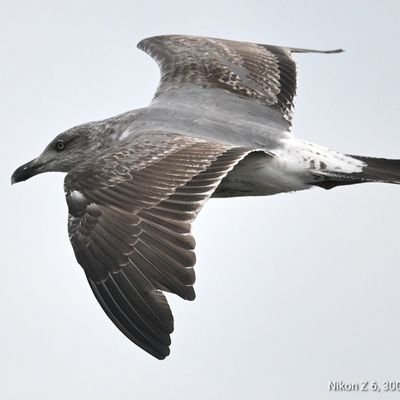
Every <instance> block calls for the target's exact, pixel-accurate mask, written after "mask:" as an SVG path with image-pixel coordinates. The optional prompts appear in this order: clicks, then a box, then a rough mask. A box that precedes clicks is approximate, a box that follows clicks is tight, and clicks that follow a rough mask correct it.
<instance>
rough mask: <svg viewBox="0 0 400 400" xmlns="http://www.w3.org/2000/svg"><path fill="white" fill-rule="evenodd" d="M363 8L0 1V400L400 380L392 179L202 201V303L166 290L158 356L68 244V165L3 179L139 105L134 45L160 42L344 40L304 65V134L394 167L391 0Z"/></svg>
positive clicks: (179, 394) (148, 65) (316, 392)
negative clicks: (171, 323) (166, 325)
mask: <svg viewBox="0 0 400 400" xmlns="http://www.w3.org/2000/svg"><path fill="white" fill-rule="evenodd" d="M371 3H372V2H368V3H367V2H365V1H336V2H320V1H303V2H300V1H295V0H293V1H282V0H281V1H265V0H263V1H261V0H260V1H251V0H246V1H239V2H235V3H234V2H232V1H220V2H213V1H210V0H204V1H203V2H193V1H186V2H178V1H168V2H161V1H158V2H156V1H153V2H132V1H114V2H106V1H96V2H95V1H79V2H77V1H68V2H67V1H58V2H51V1H35V2H33V1H15V2H10V1H9V2H5V3H4V4H3V7H2V13H1V15H0V24H1V26H2V35H1V36H0V46H1V54H2V63H1V67H0V70H1V74H0V87H1V93H2V95H1V97H0V102H1V110H2V116H1V121H2V132H1V138H2V145H1V157H0V163H1V165H0V171H1V172H0V187H1V197H0V199H1V200H0V201H1V209H2V210H3V212H2V224H1V227H0V235H1V243H2V262H1V271H2V273H1V279H0V315H1V318H2V324H1V329H0V354H1V357H0V390H1V398H2V399H6V400H8V399H12V400H14V399H15V400H19V399H26V398H28V397H29V398H31V399H41V400H42V399H55V398H56V399H71V398H74V399H85V400H87V399H92V398H93V399H94V398H95V399H98V400H102V399H110V398H115V399H132V398H140V399H144V398H146V399H156V398H157V399H158V398H164V399H166V400H169V399H180V398H184V397H185V398H186V397H189V398H191V399H193V400H197V399H221V398H230V399H244V398H246V399H261V398H270V399H293V398H299V399H302V398H307V399H311V400H313V399H315V400H317V399H321V398H338V399H341V398H343V397H344V396H345V395H344V394H343V393H336V394H334V393H329V392H328V382H329V381H330V380H345V381H355V382H360V381H364V380H369V381H373V380H377V381H379V382H383V381H384V380H390V379H397V380H400V375H398V374H399V364H400V346H399V342H398V338H399V336H400V291H399V289H398V288H399V279H400V271H399V259H400V247H399V245H398V225H399V221H398V219H399V218H400V217H399V216H398V214H399V212H398V204H399V202H400V187H395V186H391V185H382V184H368V185H360V186H354V187H343V188H337V189H334V190H332V191H323V190H320V189H314V190H310V191H307V192H300V193H295V194H287V195H278V196H273V197H268V198H258V199H254V198H253V199H233V200H232V199H231V200H211V201H210V202H209V203H207V205H206V206H205V208H204V209H203V211H202V212H201V213H200V216H199V218H198V220H197V222H196V223H195V226H194V232H195V235H196V239H197V258H198V261H197V267H196V272H197V283H196V286H195V289H196V293H197V299H196V301H195V302H192V303H191V302H185V301H183V300H181V299H178V298H176V297H173V296H169V299H170V304H171V308H172V310H173V313H174V316H175V333H174V334H173V336H172V341H173V344H172V347H171V355H170V356H169V357H168V358H167V359H166V360H165V361H162V362H160V361H157V360H155V359H153V358H152V357H151V356H149V355H148V354H146V353H145V352H143V351H142V350H140V349H139V348H138V347H136V346H135V345H133V344H132V343H131V342H129V340H128V339H126V338H125V337H124V336H123V335H122V334H121V333H120V332H119V331H118V330H117V328H115V326H114V325H113V324H112V323H111V322H110V321H109V320H108V318H107V317H106V315H105V314H104V313H103V311H102V310H101V308H100V306H99V305H98V304H97V302H96V300H95V298H94V296H93V295H92V293H91V290H90V288H89V286H88V284H87V283H86V280H85V278H84V274H83V271H82V270H81V268H80V267H79V265H78V264H77V262H76V261H75V257H74V255H73V251H72V248H71V246H70V244H69V242H68V236H67V226H66V222H67V206H66V203H65V199H64V193H63V187H62V185H63V176H62V174H46V175H42V176H39V177H37V178H34V179H32V180H30V181H28V182H26V183H24V184H20V185H17V186H15V187H12V188H11V187H10V184H9V181H10V175H11V173H12V172H13V170H14V169H15V168H16V167H17V166H19V165H20V164H22V163H24V162H26V161H28V160H30V159H32V158H34V157H36V156H37V155H38V154H39V152H41V151H42V149H43V148H44V146H45V145H46V144H47V143H48V142H49V141H50V140H51V139H52V138H53V137H54V136H55V135H56V134H58V133H60V132H61V131H63V130H65V129H67V128H69V127H71V126H73V125H76V124H78V123H81V122H86V121H89V120H96V119H102V118H105V117H108V116H111V115H113V114H117V113H119V112H122V111H126V110H129V109H132V108H137V107H141V106H144V105H146V104H147V103H148V102H149V101H150V99H151V97H152V95H153V92H154V90H155V88H156V85H157V83H158V68H157V66H156V64H155V63H154V61H153V60H151V58H150V57H148V56H147V55H145V54H144V53H142V52H140V51H139V50H136V48H135V45H136V42H138V41H139V40H140V39H142V38H144V37H146V36H151V35H155V34H162V33H185V34H195V35H206V36H217V37H223V38H228V39H236V40H246V41H255V42H261V43H270V44H281V45H290V46H294V47H307V48H321V49H329V48H337V47H343V48H344V49H345V50H346V52H345V53H344V54H340V55H329V56H328V55H299V56H297V57H296V60H297V61H298V63H299V82H298V94H299V97H298V99H297V106H296V112H295V118H294V132H295V134H296V135H297V136H299V137H301V138H303V139H307V140H310V141H315V142H317V143H319V144H322V145H326V146H328V147H331V148H333V149H336V150H339V151H344V152H347V153H352V154H362V155H376V156H384V157H393V158H400V138H399V127H398V113H399V108H400V101H399V98H398V93H399V92H400V80H399V79H398V71H399V69H400V56H399V53H398V51H397V49H398V39H399V37H400V24H399V20H400V3H399V2H398V1H388V0H387V1H380V2H375V3H374V4H371ZM396 374H397V375H396ZM393 396H395V395H389V394H387V393H380V394H379V399H385V398H393ZM346 397H349V398H351V399H353V398H354V399H358V398H360V399H361V398H362V399H364V398H365V399H366V398H371V399H372V398H375V394H373V393H369V394H365V393H353V394H351V395H346Z"/></svg>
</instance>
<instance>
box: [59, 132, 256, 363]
mask: <svg viewBox="0 0 400 400" xmlns="http://www.w3.org/2000/svg"><path fill="white" fill-rule="evenodd" d="M149 134H150V133H149ZM248 153H249V150H248V149H245V148H239V147H232V146H229V145H224V144H219V143H213V142H208V141H202V140H198V139H193V138H190V137H185V136H180V135H177V134H165V133H163V134H157V133H154V132H153V133H151V141H147V140H143V139H142V140H140V139H127V140H126V141H124V142H121V144H119V145H118V146H116V147H113V148H111V149H109V150H108V151H107V152H106V153H104V154H103V155H101V156H99V157H97V158H95V159H93V160H91V161H88V162H85V163H83V164H81V165H80V166H78V167H76V168H75V169H73V170H72V171H71V172H70V173H69V174H68V175H67V176H66V178H65V192H66V198H67V203H68V208H69V220H68V230H69V237H70V240H71V243H72V246H73V249H74V251H75V256H76V258H77V260H78V262H79V263H80V264H81V266H82V267H83V269H84V271H85V273H86V276H87V278H88V281H89V284H90V286H91V288H92V290H93V292H94V294H95V296H96V298H97V300H98V301H99V302H100V304H101V306H102V307H103V309H104V311H105V312H106V313H107V315H108V316H109V317H110V318H111V320H112V321H113V322H114V324H115V325H116V326H117V327H118V328H119V329H120V330H121V331H122V332H123V333H124V334H125V335H126V336H127V337H128V338H129V339H130V340H132V341H133V342H134V343H136V344H137V345H138V346H140V347H141V348H143V349H144V350H146V351H147V352H149V353H150V354H152V355H153V356H155V357H157V358H159V359H163V358H165V357H166V356H167V355H168V354H169V345H170V342H171V341H170V336H169V335H170V333H171V332H172V331H173V317H172V314H171V311H170V308H169V306H168V303H167V301H166V298H165V296H164V294H163V293H162V292H161V291H162V290H164V291H168V292H172V293H175V294H177V295H179V296H181V297H182V298H184V299H188V300H193V299H194V297H195V293H194V290H193V286H192V285H193V283H194V280H195V275H194V271H193V266H194V264H195V254H194V247H195V241H194V239H193V237H192V235H191V234H190V226H191V222H192V221H193V219H194V218H195V217H196V215H197V213H198V212H199V210H200V209H201V207H202V206H203V204H204V203H205V201H206V200H207V199H208V198H209V197H210V196H211V194H212V193H213V191H214V190H215V189H216V187H217V186H218V184H219V183H220V181H221V180H222V179H223V177H224V176H225V175H226V174H227V173H228V172H229V171H230V170H231V169H232V168H233V167H234V166H235V165H236V164H237V163H238V162H239V161H240V160H241V159H242V158H244V157H245V156H246V155H247V154H248Z"/></svg>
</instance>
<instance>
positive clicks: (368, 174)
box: [315, 155, 400, 189]
mask: <svg viewBox="0 0 400 400" xmlns="http://www.w3.org/2000/svg"><path fill="white" fill-rule="evenodd" d="M350 157H352V158H355V159H356V160H360V161H362V162H364V163H365V166H364V167H363V168H362V171H361V172H357V173H350V174H348V173H332V174H329V175H325V179H324V180H323V181H322V182H316V183H315V185H316V186H320V187H322V188H324V189H332V188H334V187H335V186H342V185H353V184H356V183H363V182H384V183H396V184H399V183H400V160H391V159H386V158H375V157H364V156H356V155H350Z"/></svg>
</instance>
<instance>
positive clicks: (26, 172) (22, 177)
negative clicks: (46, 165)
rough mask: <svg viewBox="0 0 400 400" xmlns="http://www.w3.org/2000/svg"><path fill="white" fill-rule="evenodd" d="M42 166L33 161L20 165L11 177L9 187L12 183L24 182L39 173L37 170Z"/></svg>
mask: <svg viewBox="0 0 400 400" xmlns="http://www.w3.org/2000/svg"><path fill="white" fill-rule="evenodd" d="M41 166H42V165H41V164H39V163H37V162H36V159H35V160H32V161H29V162H27V163H26V164H24V165H21V166H20V167H19V168H17V169H16V170H15V171H14V173H13V174H12V176H11V185H13V184H14V183H18V182H22V181H26V180H27V179H29V178H31V177H32V176H35V175H37V174H39V173H40V171H39V168H40V167H41Z"/></svg>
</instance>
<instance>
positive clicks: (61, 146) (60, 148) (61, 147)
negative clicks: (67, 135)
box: [56, 140, 65, 151]
mask: <svg viewBox="0 0 400 400" xmlns="http://www.w3.org/2000/svg"><path fill="white" fill-rule="evenodd" d="M64 148H65V144H64V142H63V141H61V140H59V141H58V142H56V150H57V151H63V150H64Z"/></svg>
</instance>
